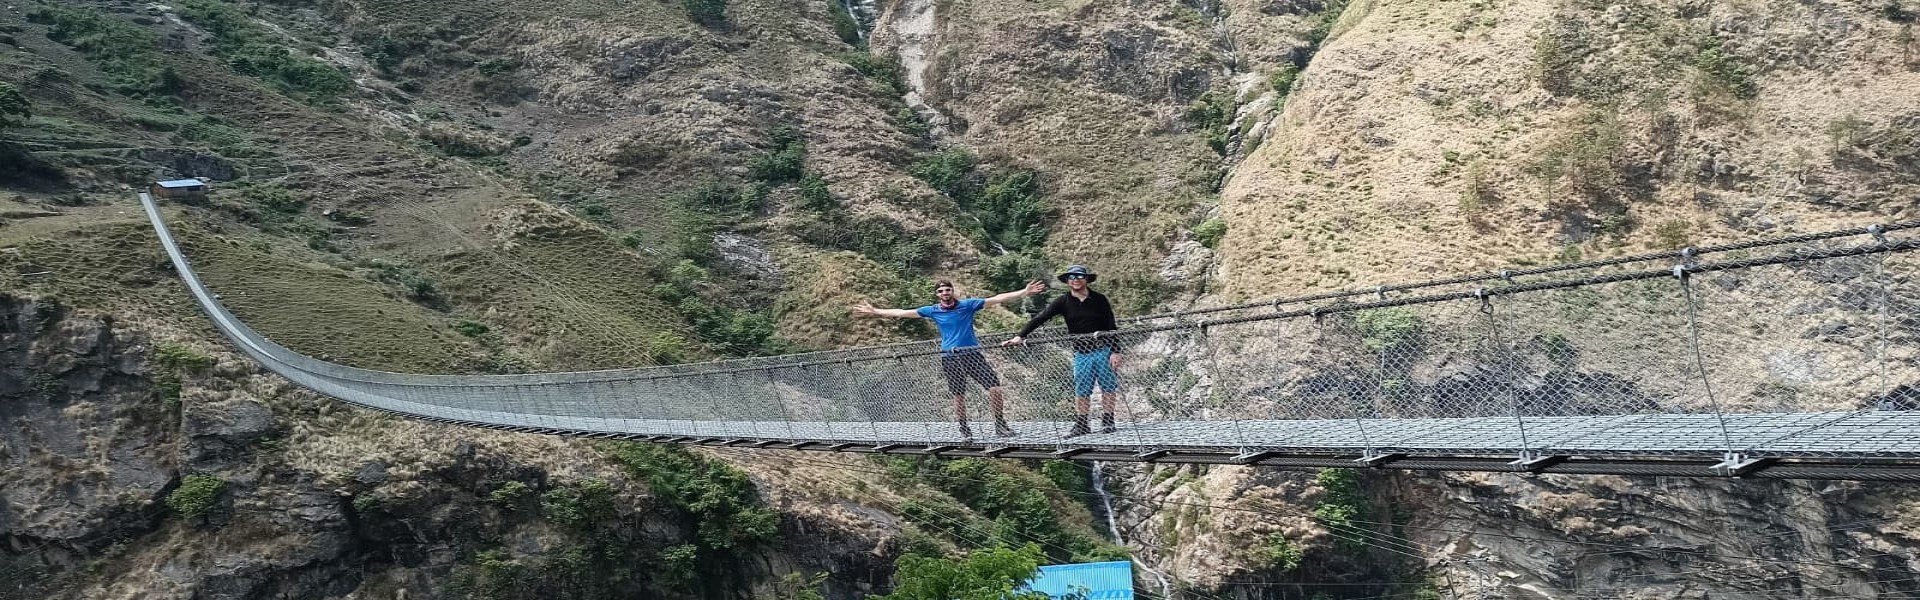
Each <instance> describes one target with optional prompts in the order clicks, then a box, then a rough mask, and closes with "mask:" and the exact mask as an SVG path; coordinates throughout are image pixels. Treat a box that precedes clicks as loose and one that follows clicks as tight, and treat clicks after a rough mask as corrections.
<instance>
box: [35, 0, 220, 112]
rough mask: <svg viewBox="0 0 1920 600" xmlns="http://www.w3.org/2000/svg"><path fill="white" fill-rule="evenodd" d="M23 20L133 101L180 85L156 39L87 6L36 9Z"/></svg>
mask: <svg viewBox="0 0 1920 600" xmlns="http://www.w3.org/2000/svg"><path fill="white" fill-rule="evenodd" d="M27 20H29V21H33V22H35V23H42V24H46V25H47V26H48V30H47V39H51V40H53V41H56V42H59V43H62V44H66V45H67V46H70V47H72V48H73V49H74V50H76V51H78V52H80V54H81V55H83V56H85V57H87V60H88V61H89V62H92V63H93V64H94V66H96V67H98V68H99V69H100V71H101V72H103V73H106V75H107V77H108V78H109V79H110V80H112V82H113V84H114V87H117V88H119V89H120V90H121V91H123V92H127V93H129V94H133V95H136V96H170V95H173V94H175V93H178V92H179V91H180V90H181V89H182V88H184V87H185V80H184V79H183V78H181V77H180V74H179V72H177V71H175V70H174V69H173V67H171V66H168V65H166V64H164V63H163V62H162V59H161V54H160V38H159V37H157V36H155V35H154V34H153V32H150V31H147V30H146V29H144V28H141V27H138V26H135V25H133V24H131V23H127V22H125V21H121V20H119V19H115V18H112V17H108V16H106V15H105V14H103V13H101V12H100V11H99V10H95V9H93V8H88V7H78V6H61V5H57V4H55V5H41V6H38V7H35V8H33V9H30V10H28V11H27Z"/></svg>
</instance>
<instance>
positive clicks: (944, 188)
mask: <svg viewBox="0 0 1920 600" xmlns="http://www.w3.org/2000/svg"><path fill="white" fill-rule="evenodd" d="M974 165H975V160H974V158H973V154H972V153H969V152H967V151H966V150H962V149H959V148H955V149H951V150H946V151H942V152H935V153H933V154H929V155H927V157H926V158H922V159H920V160H918V161H915V162H914V163H913V164H912V165H910V166H908V167H907V172H908V173H910V174H912V175H913V176H914V177H916V178H919V179H920V180H921V181H925V182H927V185H929V186H933V189H936V190H940V192H941V193H944V194H946V195H948V196H955V197H956V198H955V199H958V198H957V197H958V196H959V195H961V193H962V192H963V191H964V188H963V187H962V185H963V184H964V183H965V182H966V180H967V178H968V176H969V175H972V174H973V168H974Z"/></svg>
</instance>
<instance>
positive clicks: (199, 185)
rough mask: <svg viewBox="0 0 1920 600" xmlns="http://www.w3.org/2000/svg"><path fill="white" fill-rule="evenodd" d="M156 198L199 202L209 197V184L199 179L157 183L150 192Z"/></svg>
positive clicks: (154, 183)
mask: <svg viewBox="0 0 1920 600" xmlns="http://www.w3.org/2000/svg"><path fill="white" fill-rule="evenodd" d="M148 191H149V192H151V193H152V194H153V197H155V198H168V199H173V200H198V199H205V198H206V197H207V182H205V181H201V180H199V179H175V180H172V181H156V182H153V187H152V188H149V190H148Z"/></svg>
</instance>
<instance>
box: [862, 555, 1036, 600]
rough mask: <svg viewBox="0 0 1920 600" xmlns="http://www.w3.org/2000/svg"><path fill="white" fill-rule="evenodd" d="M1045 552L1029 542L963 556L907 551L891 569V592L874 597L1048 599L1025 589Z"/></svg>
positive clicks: (888, 599)
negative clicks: (910, 553)
mask: <svg viewBox="0 0 1920 600" xmlns="http://www.w3.org/2000/svg"><path fill="white" fill-rule="evenodd" d="M1044 559H1045V555H1043V554H1042V553H1041V552H1040V549H1039V548H1038V547H1036V546H1034V545H1032V544H1027V545H1024V546H1020V547H1019V548H994V549H991V550H982V551H978V552H974V553H973V554H970V555H968V556H967V557H966V558H965V559H957V560H956V559H946V558H931V557H926V556H918V555H908V556H904V557H901V558H900V561H899V562H898V563H896V565H897V566H896V568H895V570H894V573H893V593H892V594H887V595H881V596H874V597H873V598H874V600H1047V599H1048V596H1047V595H1046V594H1044V593H1041V592H1035V591H1031V590H1024V589H1023V588H1024V587H1025V585H1026V582H1027V580H1028V579H1031V578H1032V577H1033V575H1034V574H1035V573H1037V572H1039V570H1040V563H1041V561H1042V560H1044Z"/></svg>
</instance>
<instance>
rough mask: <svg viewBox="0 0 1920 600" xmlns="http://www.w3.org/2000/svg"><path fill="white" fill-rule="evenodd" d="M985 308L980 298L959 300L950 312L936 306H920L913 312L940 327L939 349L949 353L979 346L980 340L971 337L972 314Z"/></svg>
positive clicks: (985, 302)
mask: <svg viewBox="0 0 1920 600" xmlns="http://www.w3.org/2000/svg"><path fill="white" fill-rule="evenodd" d="M986 307H987V301H986V300H983V299H980V298H967V299H964V300H961V301H960V303H959V304H958V305H956V306H954V307H953V308H952V309H951V310H949V309H945V308H940V305H938V304H931V305H927V306H922V307H920V308H919V309H918V310H915V311H914V312H917V313H920V316H921V317H923V318H925V319H927V320H929V321H933V324H934V325H938V326H940V349H941V350H943V351H948V352H951V351H953V350H954V349H955V348H968V347H972V346H978V345H980V338H977V337H974V335H973V313H977V312H980V309H982V308H986Z"/></svg>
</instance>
